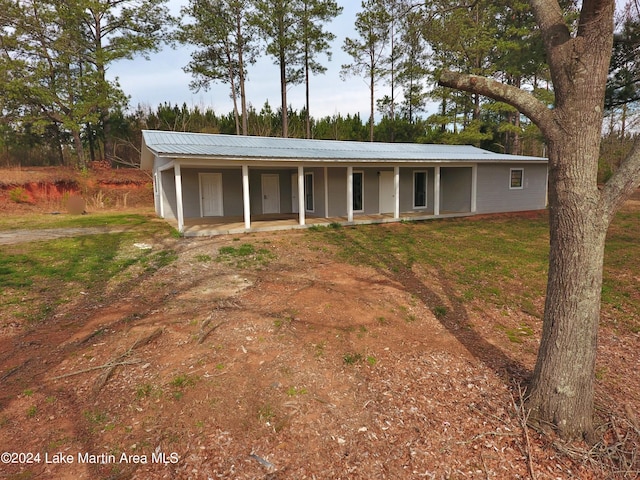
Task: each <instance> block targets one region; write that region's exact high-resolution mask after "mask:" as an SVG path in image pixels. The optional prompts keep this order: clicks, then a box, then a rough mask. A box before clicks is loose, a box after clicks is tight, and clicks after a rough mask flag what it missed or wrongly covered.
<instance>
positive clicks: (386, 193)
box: [378, 171, 396, 213]
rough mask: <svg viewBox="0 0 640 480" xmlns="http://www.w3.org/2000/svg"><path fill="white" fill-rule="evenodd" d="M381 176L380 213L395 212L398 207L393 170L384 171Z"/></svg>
mask: <svg viewBox="0 0 640 480" xmlns="http://www.w3.org/2000/svg"><path fill="white" fill-rule="evenodd" d="M379 178H380V184H379V190H378V192H379V199H380V213H393V212H394V211H395V207H396V202H395V187H394V176H393V172H389V171H382V172H380V177H379Z"/></svg>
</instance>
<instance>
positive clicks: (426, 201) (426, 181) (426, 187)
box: [413, 170, 429, 209]
mask: <svg viewBox="0 0 640 480" xmlns="http://www.w3.org/2000/svg"><path fill="white" fill-rule="evenodd" d="M417 173H424V205H416V174H417ZM428 192H429V172H428V171H427V170H414V171H413V208H414V209H416V208H428V206H429V197H428Z"/></svg>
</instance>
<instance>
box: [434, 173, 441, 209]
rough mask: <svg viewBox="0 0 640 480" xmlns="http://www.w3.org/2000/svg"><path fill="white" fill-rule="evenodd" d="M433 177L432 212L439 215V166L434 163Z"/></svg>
mask: <svg viewBox="0 0 640 480" xmlns="http://www.w3.org/2000/svg"><path fill="white" fill-rule="evenodd" d="M434 170H435V174H434V179H433V214H434V215H440V166H439V165H436V167H435V169H434Z"/></svg>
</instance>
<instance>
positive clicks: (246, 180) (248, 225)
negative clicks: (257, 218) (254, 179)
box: [242, 165, 251, 230]
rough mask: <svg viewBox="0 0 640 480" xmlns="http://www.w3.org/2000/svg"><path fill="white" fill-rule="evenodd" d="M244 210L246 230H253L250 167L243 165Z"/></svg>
mask: <svg viewBox="0 0 640 480" xmlns="http://www.w3.org/2000/svg"><path fill="white" fill-rule="evenodd" d="M242 210H243V212H244V228H246V229H247V230H249V229H250V228H251V202H250V200H249V165H242Z"/></svg>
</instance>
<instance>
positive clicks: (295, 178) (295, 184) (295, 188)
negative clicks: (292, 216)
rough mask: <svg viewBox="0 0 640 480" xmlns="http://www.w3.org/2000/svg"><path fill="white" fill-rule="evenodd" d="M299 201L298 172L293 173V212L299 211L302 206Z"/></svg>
mask: <svg viewBox="0 0 640 480" xmlns="http://www.w3.org/2000/svg"><path fill="white" fill-rule="evenodd" d="M299 205H300V204H299V201H298V174H297V173H293V174H291V211H292V212H293V213H298V212H299V210H300V208H298V206H299Z"/></svg>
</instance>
